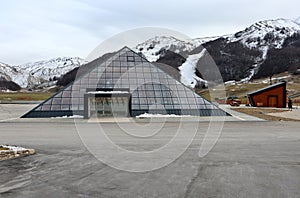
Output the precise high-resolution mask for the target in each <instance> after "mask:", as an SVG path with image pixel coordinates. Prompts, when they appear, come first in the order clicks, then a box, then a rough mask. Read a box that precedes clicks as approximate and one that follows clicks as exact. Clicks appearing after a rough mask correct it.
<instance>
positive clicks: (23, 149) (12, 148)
mask: <svg viewBox="0 0 300 198" xmlns="http://www.w3.org/2000/svg"><path fill="white" fill-rule="evenodd" d="M0 147H2V148H7V149H9V150H10V151H14V152H19V151H25V150H27V149H26V148H23V147H20V146H8V145H0Z"/></svg>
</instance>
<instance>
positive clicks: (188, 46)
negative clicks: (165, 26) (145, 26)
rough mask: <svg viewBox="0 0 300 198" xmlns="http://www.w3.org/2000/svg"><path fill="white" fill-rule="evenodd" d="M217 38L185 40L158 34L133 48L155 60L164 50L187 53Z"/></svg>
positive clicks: (152, 60) (148, 58) (150, 59)
mask: <svg viewBox="0 0 300 198" xmlns="http://www.w3.org/2000/svg"><path fill="white" fill-rule="evenodd" d="M217 38H219V37H205V38H196V39H189V40H185V41H183V40H179V39H177V38H175V37H171V36H170V37H167V36H156V37H154V38H151V39H148V40H147V41H145V42H143V43H141V44H138V45H137V46H136V47H135V48H134V49H133V50H134V51H135V52H137V53H142V54H143V55H144V56H145V57H146V59H147V60H148V61H150V62H155V61H157V60H158V59H159V58H160V56H161V54H163V51H164V50H169V51H172V52H175V53H177V54H184V55H187V54H188V53H189V52H191V51H192V50H193V49H195V48H197V47H199V46H200V45H201V44H203V43H205V42H208V41H211V40H215V39H217Z"/></svg>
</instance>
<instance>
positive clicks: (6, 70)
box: [0, 57, 84, 88]
mask: <svg viewBox="0 0 300 198" xmlns="http://www.w3.org/2000/svg"><path fill="white" fill-rule="evenodd" d="M83 63H84V60H83V59H81V58H78V57H62V58H55V59H51V60H47V61H38V62H31V63H27V64H23V65H18V66H10V65H7V64H4V63H0V78H2V79H5V80H7V81H13V82H15V83H17V84H18V85H20V86H21V87H22V88H34V87H37V86H41V85H42V86H43V85H44V86H50V85H51V83H52V84H55V80H56V79H57V78H59V77H60V76H62V75H63V74H65V73H67V72H68V71H70V70H72V69H74V68H76V67H79V66H80V65H81V64H83Z"/></svg>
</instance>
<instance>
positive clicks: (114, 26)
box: [0, 0, 300, 64]
mask: <svg viewBox="0 0 300 198" xmlns="http://www.w3.org/2000/svg"><path fill="white" fill-rule="evenodd" d="M299 7H300V3H299V1H296V0H287V1H282V0H272V1H271V0H267V1H258V0H253V1H248V2H245V1H240V0H229V1H223V0H211V1H204V2H203V1H198V0H185V1H173V0H172V1H171V0H164V1H155V2H153V1H148V0H128V1H111V0H100V1H94V0H64V1H60V0H52V1H40V0H26V1H18V0H10V1H4V2H1V11H0V28H1V31H0V61H2V62H7V63H10V64H20V63H24V62H28V61H32V60H37V59H43V58H50V57H55V56H65V55H69V56H80V57H83V58H85V56H87V55H88V54H89V52H90V51H92V49H93V48H94V47H96V46H97V45H98V44H99V43H100V42H101V41H103V40H104V39H107V38H109V37H110V36H112V35H114V34H117V33H120V32H122V31H125V30H129V29H134V28H137V27H145V26H148V27H149V26H153V27H165V28H170V29H174V30H177V31H180V32H182V33H184V34H186V35H189V36H191V37H200V36H210V35H222V34H227V33H233V32H236V31H239V30H241V29H244V28H245V27H246V26H247V25H251V24H252V23H254V22H256V21H258V20H263V19H271V18H279V17H284V18H297V17H299Z"/></svg>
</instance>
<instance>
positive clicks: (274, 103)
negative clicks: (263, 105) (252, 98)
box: [268, 95, 278, 107]
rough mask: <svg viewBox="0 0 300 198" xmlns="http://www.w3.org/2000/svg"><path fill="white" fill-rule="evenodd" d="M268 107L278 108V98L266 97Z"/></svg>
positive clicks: (273, 96)
mask: <svg viewBox="0 0 300 198" xmlns="http://www.w3.org/2000/svg"><path fill="white" fill-rule="evenodd" d="M268 107H278V96H276V95H269V96H268Z"/></svg>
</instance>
